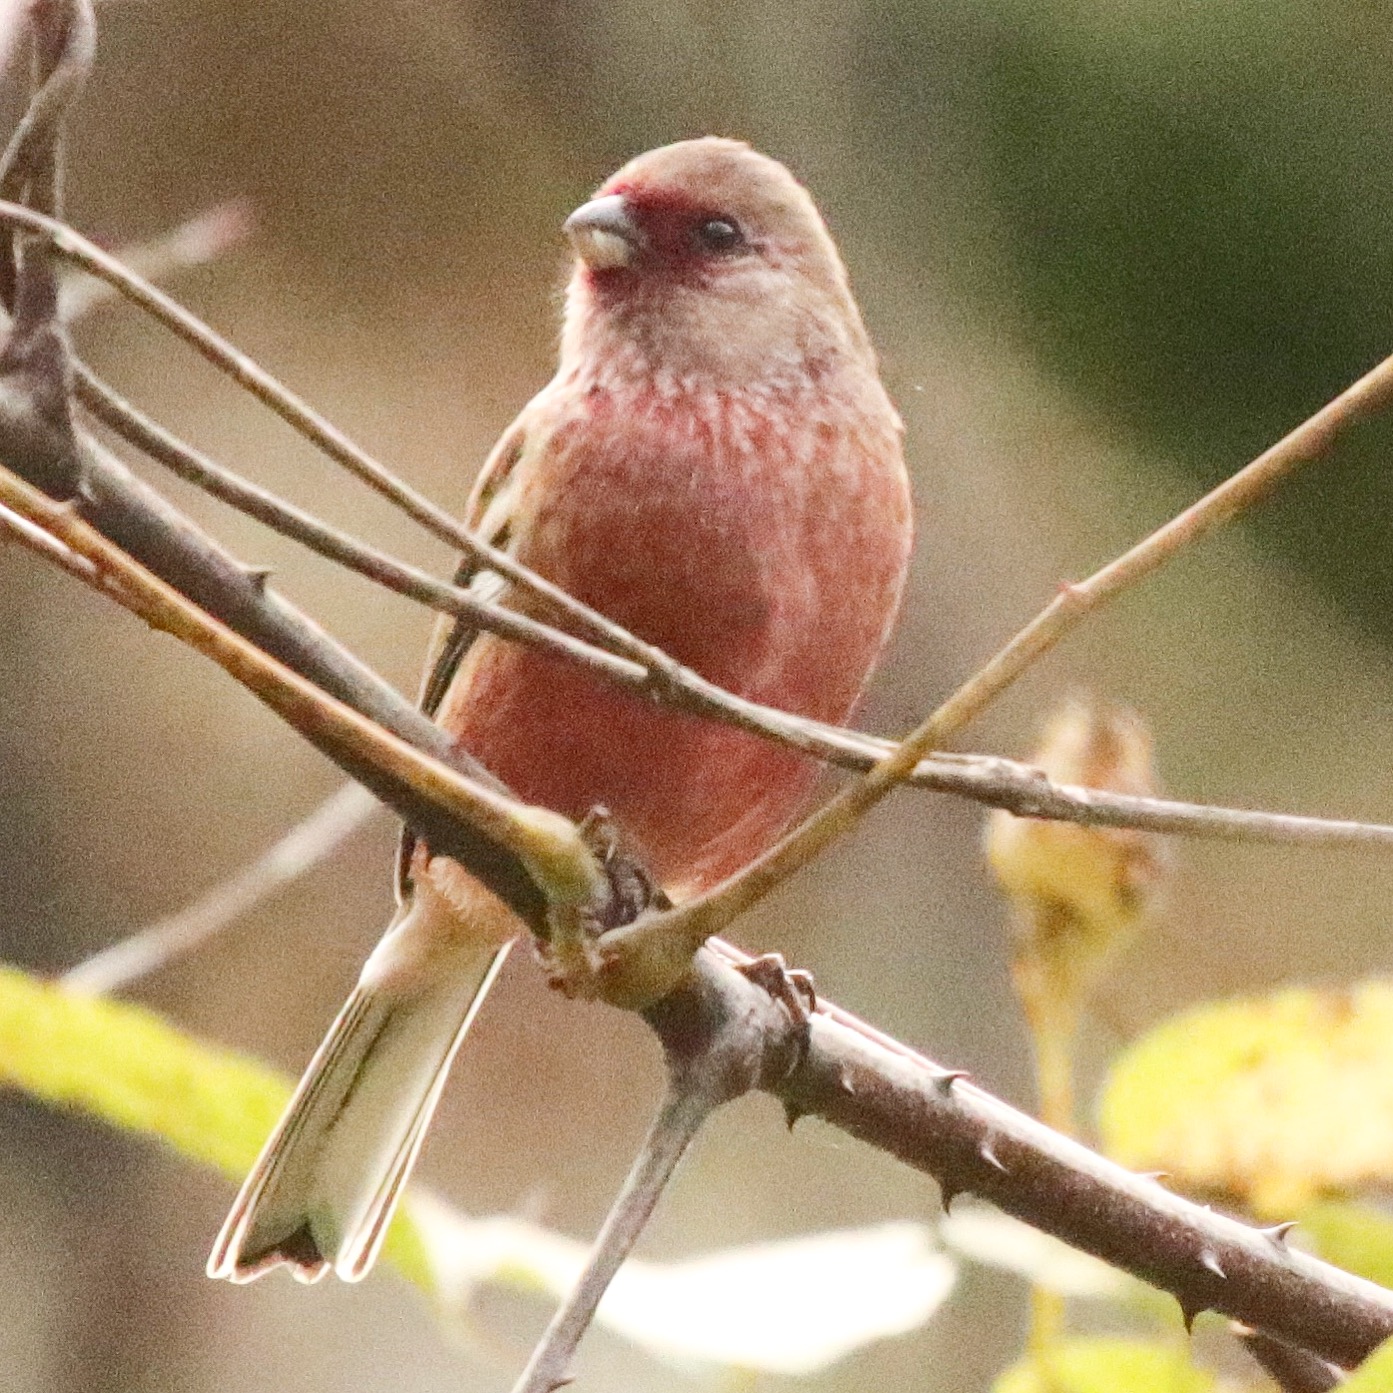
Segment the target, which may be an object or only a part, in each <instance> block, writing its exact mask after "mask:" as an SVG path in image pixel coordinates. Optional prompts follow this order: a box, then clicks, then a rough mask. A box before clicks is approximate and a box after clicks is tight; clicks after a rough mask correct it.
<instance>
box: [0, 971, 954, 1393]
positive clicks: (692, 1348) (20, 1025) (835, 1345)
mask: <svg viewBox="0 0 1393 1393" xmlns="http://www.w3.org/2000/svg"><path fill="white" fill-rule="evenodd" d="M6 1083H8V1084H12V1085H14V1086H15V1087H18V1088H22V1089H24V1091H25V1092H27V1093H30V1094H32V1095H33V1096H34V1097H36V1098H41V1099H43V1100H44V1101H46V1102H48V1103H51V1104H54V1105H56V1106H60V1107H69V1108H76V1109H81V1110H82V1111H84V1112H87V1113H90V1114H92V1115H94V1116H96V1117H100V1118H102V1119H104V1120H105V1121H107V1122H110V1123H112V1124H113V1125H115V1126H117V1127H121V1128H124V1129H125V1130H127V1131H133V1132H138V1133H141V1134H143V1135H145V1136H149V1137H152V1138H154V1139H156V1140H157V1141H159V1142H160V1143H161V1144H163V1145H165V1146H167V1147H170V1148H172V1149H173V1150H174V1151H176V1152H178V1153H179V1154H180V1155H182V1156H186V1157H188V1158H189V1159H190V1160H193V1161H197V1162H199V1163H200V1164H202V1165H206V1166H211V1167H212V1168H214V1169H216V1170H218V1171H220V1172H221V1173H222V1174H223V1175H225V1176H227V1177H228V1179H229V1180H231V1181H234V1182H237V1181H240V1180H241V1179H242V1177H243V1176H244V1175H245V1174H246V1172H247V1171H248V1170H249V1169H250V1168H251V1165H252V1163H253V1162H254V1161H255V1159H256V1157H257V1154H258V1152H259V1151H260V1149H261V1146H262V1143H263V1142H264V1141H265V1139H266V1136H267V1134H268V1133H269V1132H270V1130H271V1128H272V1127H273V1126H274V1125H275V1122H276V1119H277V1118H278V1117H279V1116H280V1113H281V1110H282V1109H283V1108H284V1107H285V1104H286V1102H287V1101H288V1100H289V1097H290V1092H291V1083H290V1080H289V1079H287V1078H286V1077H284V1076H283V1075H281V1074H279V1073H277V1072H276V1071H274V1070H272V1069H269V1068H267V1067H266V1066H265V1065H264V1064H259V1063H258V1062H257V1061H256V1060H254V1059H250V1058H248V1057H247V1056H246V1055H242V1054H239V1053H237V1052H235V1051H233V1050H226V1049H221V1048H219V1047H217V1046H214V1045H209V1044H207V1043H205V1042H203V1041H201V1040H198V1039H196V1038H195V1037H193V1036H191V1035H189V1034H188V1033H186V1032H185V1031H182V1030H179V1029H177V1028H176V1027H175V1026H172V1025H170V1024H169V1023H168V1022H167V1021H164V1020H162V1019H161V1018H160V1017H159V1016H157V1015H156V1014H154V1013H153V1012H151V1011H147V1010H144V1009H143V1008H141V1007H138V1006H130V1005H127V1004H125V1003H123V1002H116V1001H107V1000H102V999H100V998H96V997H91V996H85V995H79V994H77V993H75V992H71V991H65V990H64V989H63V988H62V987H60V986H57V985H56V984H53V983H48V982H40V981H37V980H35V979H34V978H32V977H29V976H27V975H26V974H24V973H22V972H18V971H15V970H14V969H12V968H6V967H3V966H0V1085H2V1084H6ZM209 1238H210V1240H211V1238H212V1234H211V1233H210V1234H209ZM585 1255H586V1246H585V1245H584V1244H582V1243H578V1242H576V1241H575V1240H574V1239H569V1238H564V1237H562V1236H561V1235H559V1234H555V1233H551V1232H548V1231H547V1230H546V1229H542V1228H539V1227H538V1226H536V1225H535V1224H527V1223H524V1222H522V1221H520V1220H516V1219H511V1218H491V1219H470V1218H467V1217H465V1216H464V1215H462V1214H460V1213H458V1211H456V1210H453V1209H451V1208H450V1207H449V1206H448V1205H446V1204H445V1203H444V1201H442V1200H440V1199H438V1198H437V1197H435V1196H434V1195H432V1194H430V1193H429V1192H427V1191H425V1190H423V1189H422V1188H420V1187H416V1188H414V1189H413V1191H412V1192H411V1194H409V1195H408V1196H407V1199H406V1201H405V1203H404V1204H403V1206H402V1208H401V1210H400V1211H399V1213H398V1215H397V1218H396V1221H395V1222H394V1223H393V1225H392V1229H391V1232H390V1233H389V1234H388V1236H387V1245H386V1248H385V1250H384V1256H385V1257H386V1258H387V1260H388V1261H390V1262H391V1263H392V1264H393V1265H394V1266H395V1267H396V1268H397V1270H398V1271H399V1272H401V1273H402V1274H403V1275H404V1276H405V1277H407V1278H409V1279H410V1280H411V1281H412V1282H414V1283H415V1284H416V1285H417V1286H419V1287H420V1288H422V1290H424V1291H425V1292H427V1293H429V1294H430V1295H431V1296H432V1298H433V1299H434V1300H435V1302H436V1304H437V1306H438V1308H439V1310H440V1312H441V1314H442V1316H444V1317H445V1318H446V1319H447V1320H454V1321H457V1322H459V1323H460V1324H461V1325H463V1324H464V1316H465V1312H466V1308H467V1306H468V1304H469V1302H470V1300H471V1299H472V1297H473V1295H474V1293H475V1291H476V1290H477V1288H478V1287H479V1286H480V1285H482V1284H494V1285H501V1286H504V1287H508V1288H511V1289H513V1290H515V1291H517V1290H521V1291H527V1292H532V1293H539V1294H542V1295H545V1296H548V1297H553V1298H558V1299H559V1298H560V1297H561V1296H563V1295H564V1294H565V1293H566V1292H568V1291H569V1290H570V1288H571V1285H572V1284H573V1283H574V1281H575V1278H576V1277H577V1275H578V1274H579V1272H580V1269H581V1265H582V1263H583V1262H584V1260H585ZM956 1273H957V1265H956V1263H955V1262H954V1260H953V1259H952V1258H950V1257H948V1256H946V1255H945V1254H944V1253H942V1252H940V1251H938V1249H937V1247H936V1245H935V1240H934V1237H933V1233H932V1230H930V1229H929V1228H928V1227H926V1226H925V1225H922V1224H883V1225H878V1226H876V1227H873V1228H866V1229H854V1230H847V1231H845V1232H839V1233H828V1234H814V1235H810V1236H808V1237H805V1238H798V1239H792V1240H787V1241H784V1242H780V1243H767V1244H757V1245H752V1246H750V1247H746V1248H734V1249H727V1250H725V1251H724V1252H716V1253H710V1254H706V1255H704V1256H702V1257H697V1258H692V1259H690V1260H688V1261H685V1262H674V1263H629V1264H626V1266H625V1267H624V1269H623V1271H621V1273H620V1274H619V1277H618V1278H617V1279H616V1281H615V1283H614V1285H613V1287H612V1288H611V1290H610V1293H609V1295H608V1296H607V1297H606V1299H605V1301H604V1302H603V1303H602V1305H601V1307H600V1313H599V1316H598V1320H599V1322H600V1324H602V1325H607V1326H609V1327H610V1328H611V1329H613V1330H615V1331H617V1332H618V1333H619V1334H621V1335H623V1336H625V1337H626V1338H627V1339H629V1340H632V1341H633V1342H634V1343H635V1344H638V1345H640V1346H642V1347H644V1348H646V1349H647V1350H648V1351H649V1352H650V1353H652V1354H654V1355H656V1356H659V1357H661V1358H664V1359H668V1360H675V1361H679V1362H683V1363H690V1362H696V1361H700V1362H705V1363H711V1364H721V1365H726V1366H731V1367H739V1368H746V1369H753V1370H772V1371H777V1372H781V1373H809V1372H813V1371H815V1370H816V1369H819V1368H822V1367H824V1366H825V1365H826V1364H829V1363H831V1362H832V1361H834V1360H836V1359H839V1358H842V1357H843V1356H844V1355H846V1354H848V1353H850V1352H851V1351H852V1350H854V1349H856V1348H858V1347H860V1346H861V1345H864V1344H867V1343H869V1342H870V1341H872V1340H877V1339H883V1338H885V1337H887V1336H890V1335H896V1334H900V1333H902V1332H904V1331H907V1330H910V1329H912V1328H914V1327H915V1326H917V1325H920V1324H922V1323H923V1322H924V1321H926V1320H928V1319H929V1317H930V1316H932V1315H933V1313H934V1312H935V1311H936V1310H938V1308H939V1306H940V1305H941V1304H942V1303H943V1301H944V1300H945V1299H946V1297H947V1296H948V1293H949V1292H950V1291H951V1289H952V1287H953V1283H954V1280H955V1277H956Z"/></svg>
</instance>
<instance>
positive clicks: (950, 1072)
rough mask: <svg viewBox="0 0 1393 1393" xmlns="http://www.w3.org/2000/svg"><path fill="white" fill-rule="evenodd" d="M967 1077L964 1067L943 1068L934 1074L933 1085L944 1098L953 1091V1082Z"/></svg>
mask: <svg viewBox="0 0 1393 1393" xmlns="http://www.w3.org/2000/svg"><path fill="white" fill-rule="evenodd" d="M969 1077H970V1075H969V1074H968V1072H967V1070H966V1069H945V1070H944V1071H943V1072H942V1073H941V1074H935V1075H934V1087H935V1088H936V1089H938V1091H939V1092H940V1093H941V1094H943V1096H944V1097H945V1098H946V1097H947V1096H948V1095H949V1094H950V1093H951V1092H952V1091H953V1085H954V1084H955V1083H959V1082H961V1081H963V1080H965V1079H967V1078H969Z"/></svg>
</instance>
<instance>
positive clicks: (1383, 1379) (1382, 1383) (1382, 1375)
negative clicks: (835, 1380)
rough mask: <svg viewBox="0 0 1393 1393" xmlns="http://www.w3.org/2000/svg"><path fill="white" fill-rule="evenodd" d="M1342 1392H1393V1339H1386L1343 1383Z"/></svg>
mask: <svg viewBox="0 0 1393 1393" xmlns="http://www.w3.org/2000/svg"><path fill="white" fill-rule="evenodd" d="M1341 1389H1342V1393H1393V1340H1386V1341H1385V1342H1384V1343H1383V1344H1381V1345H1380V1346H1379V1347H1378V1349H1376V1350H1375V1351H1374V1352H1373V1354H1371V1355H1370V1356H1369V1357H1368V1358H1367V1359H1366V1360H1365V1361H1364V1362H1363V1364H1361V1365H1360V1366H1359V1368H1358V1370H1357V1371H1356V1372H1355V1373H1354V1374H1353V1375H1351V1377H1350V1378H1349V1380H1348V1381H1347V1382H1345V1383H1343V1384H1341Z"/></svg>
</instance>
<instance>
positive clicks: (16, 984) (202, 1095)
mask: <svg viewBox="0 0 1393 1393" xmlns="http://www.w3.org/2000/svg"><path fill="white" fill-rule="evenodd" d="M0 1083H10V1084H14V1085H15V1086H16V1087H19V1088H22V1089H24V1091H25V1092H26V1093H30V1094H32V1095H33V1096H34V1097H36V1098H41V1099H43V1100H44V1101H45V1102H47V1103H53V1104H55V1105H57V1106H60V1107H72V1108H80V1109H82V1110H83V1111H84V1112H89V1113H92V1114H94V1115H95V1116H97V1117H100V1118H102V1119H103V1120H104V1121H107V1122H110V1123H112V1124H114V1125H115V1126H117V1127H121V1128H124V1129H125V1130H127V1131H132V1132H140V1133H143V1134H144V1135H146V1136H149V1137H153V1138H155V1139H156V1140H158V1141H160V1142H163V1143H164V1144H165V1145H166V1146H168V1147H171V1148H173V1150H175V1151H177V1152H178V1153H179V1154H180V1155H181V1156H186V1157H188V1158H189V1160H191V1161H197V1162H199V1163H200V1164H202V1165H206V1166H211V1167H213V1169H215V1170H218V1171H221V1172H222V1174H223V1175H225V1176H227V1178H228V1179H229V1180H232V1181H234V1182H240V1181H241V1180H242V1178H243V1176H245V1175H246V1173H247V1172H248V1171H249V1170H250V1169H251V1167H252V1163H253V1162H254V1161H255V1160H256V1158H257V1155H258V1153H259V1152H260V1150H261V1146H262V1143H263V1142H264V1141H265V1140H266V1138H267V1136H268V1135H269V1134H270V1131H271V1128H272V1127H273V1126H275V1123H276V1119H277V1118H279V1116H280V1114H281V1111H282V1109H283V1108H284V1107H285V1105H286V1103H287V1102H288V1101H289V1100H290V1093H291V1082H290V1080H289V1079H288V1078H286V1077H285V1076H284V1075H283V1074H280V1073H278V1072H277V1071H276V1070H274V1069H270V1068H268V1067H267V1066H266V1065H264V1064H260V1063H258V1062H257V1061H256V1060H254V1059H252V1058H250V1057H249V1056H247V1055H244V1054H239V1053H237V1052H236V1051H234V1050H226V1049H220V1048H218V1047H217V1046H214V1045H208V1044H205V1043H204V1042H203V1041H201V1040H198V1039H195V1038H194V1037H193V1036H191V1035H189V1034H187V1033H186V1032H184V1031H182V1030H179V1029H177V1028H176V1027H175V1026H172V1025H170V1024H169V1023H168V1022H167V1021H165V1020H162V1019H161V1018H160V1017H159V1016H157V1015H156V1014H155V1013H154V1012H153V1011H147V1010H145V1009H143V1008H142V1007H139V1006H131V1005H128V1004H126V1003H124V1002H117V1001H106V1000H103V999H101V998H98V997H90V996H85V995H79V994H78V993H76V992H66V991H64V990H63V989H62V988H61V987H59V986H57V985H55V984H53V983H48V982H40V981H37V980H36V979H34V978H33V977H30V976H28V975H27V974H25V973H23V972H19V971H16V970H15V969H14V968H9V967H0ZM209 1239H210V1241H211V1239H212V1235H211V1234H210V1235H209ZM384 1254H385V1256H386V1258H387V1260H388V1261H389V1262H391V1263H392V1264H393V1265H394V1266H395V1267H397V1268H398V1269H399V1270H400V1271H401V1273H402V1275H403V1276H405V1277H407V1278H408V1279H409V1280H411V1281H413V1282H415V1283H416V1285H417V1286H419V1287H422V1288H424V1289H425V1290H427V1291H429V1290H431V1288H432V1284H433V1283H432V1277H431V1273H430V1270H429V1268H428V1266H427V1263H426V1256H425V1250H424V1248H423V1247H422V1245H421V1238H420V1234H419V1232H418V1231H417V1227H416V1224H415V1222H414V1221H413V1219H412V1217H411V1215H410V1212H409V1209H408V1210H406V1211H404V1212H403V1213H401V1214H400V1215H399V1216H398V1218H397V1221H396V1222H395V1223H394V1224H393V1225H392V1230H391V1232H390V1233H389V1234H388V1236H387V1244H386V1247H385V1249H384Z"/></svg>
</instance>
